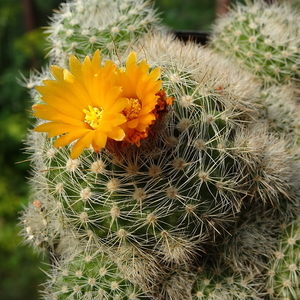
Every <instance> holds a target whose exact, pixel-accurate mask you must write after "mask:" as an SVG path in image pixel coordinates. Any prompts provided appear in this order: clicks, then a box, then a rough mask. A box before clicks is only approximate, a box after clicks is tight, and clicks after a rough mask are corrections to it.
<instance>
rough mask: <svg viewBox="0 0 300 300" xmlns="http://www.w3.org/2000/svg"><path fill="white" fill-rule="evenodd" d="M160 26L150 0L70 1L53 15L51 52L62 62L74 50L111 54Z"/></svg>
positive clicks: (56, 60) (76, 52)
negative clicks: (98, 51)
mask: <svg viewBox="0 0 300 300" xmlns="http://www.w3.org/2000/svg"><path fill="white" fill-rule="evenodd" d="M158 28H160V29H162V26H159V21H158V17H157V14H156V12H155V10H154V8H153V5H152V4H151V2H150V1H144V0H138V1H136V0H130V1H122V0H118V1H109V0H93V1H91V0H90V1H88V2H85V1H82V0H74V1H69V2H67V3H62V4H61V6H60V10H59V11H58V12H56V13H55V14H54V15H53V16H52V18H51V24H50V27H49V29H48V30H47V32H48V33H49V38H48V39H49V41H50V44H51V47H52V49H51V51H50V54H51V57H52V59H53V60H54V61H55V62H56V63H59V64H60V65H62V62H64V61H66V60H67V58H68V56H69V54H71V53H73V54H76V55H77V56H79V57H81V58H84V57H85V56H86V55H87V54H93V53H94V52H95V50H96V49H101V52H102V54H103V55H112V53H115V51H117V52H118V51H122V49H127V48H128V44H131V43H135V42H136V41H137V40H138V38H140V37H141V36H142V35H143V34H144V33H147V32H149V31H152V30H154V29H158Z"/></svg>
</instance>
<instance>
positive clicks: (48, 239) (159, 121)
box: [22, 0, 300, 300]
mask: <svg viewBox="0 0 300 300" xmlns="http://www.w3.org/2000/svg"><path fill="white" fill-rule="evenodd" d="M77 2H78V1H74V2H69V3H68V4H66V5H68V6H69V7H73V4H74V5H75V3H77ZM111 2H112V3H111V5H112V6H114V7H115V6H116V7H118V6H117V5H120V3H119V1H115V2H114V1H111ZM97 3H98V4H99V3H102V1H98V2H97ZM124 3H126V4H128V5H129V4H130V5H131V6H132V7H135V3H133V2H132V3H131V1H125V2H124ZM90 4H91V5H96V4H95V0H91V1H90V2H88V4H87V7H89V6H88V5H90ZM98 4H97V5H98ZM97 5H96V7H97V8H98V6H97ZM62 7H65V6H64V5H63V6H62ZM74 7H75V6H74ZM127 8H128V10H127V11H128V12H129V11H131V10H130V7H129V6H128V7H127ZM89 9H90V8H88V9H87V12H89ZM117 11H118V10H117ZM149 16H152V12H151V13H149ZM96 17H97V18H99V20H97V22H98V23H101V22H104V21H105V20H108V19H107V16H103V20H104V21H103V20H102V19H101V18H102V14H101V12H100V11H99V13H98V14H97V15H96ZM145 17H146V16H145ZM54 19H55V18H54ZM111 19H113V17H112V18H111ZM97 22H95V23H97ZM64 24H67V26H66V28H68V30H69V29H70V24H71V23H64V22H61V26H58V27H59V30H65V29H62V27H63V26H64ZM71 25H72V24H71ZM79 25H80V23H79ZM79 25H78V24H73V26H74V27H75V28H74V30H75V29H76V30H80V29H82V28H81V25H80V26H79ZM53 28H54V27H53ZM61 38H63V40H62V44H63V43H64V41H68V42H69V41H73V42H75V43H76V42H78V41H81V40H82V36H78V35H74V36H72V38H71V36H70V37H69V36H65V35H62V36H61ZM124 38H126V39H127V38H128V37H127V36H126V35H124ZM99 39H100V40H101V38H100V37H99ZM102 40H103V41H105V38H103V39H102ZM129 40H130V41H132V42H133V43H130V46H128V47H124V46H125V44H124V40H123V39H122V35H121V34H120V40H114V43H115V44H114V47H115V50H116V52H114V53H108V52H107V51H108V49H105V47H104V49H100V50H101V51H100V50H96V49H94V48H88V50H87V52H88V53H86V55H84V48H81V49H80V51H79V52H74V53H75V54H76V55H77V57H76V56H75V55H72V54H71V52H72V51H71V52H70V51H69V49H61V51H63V52H64V55H63V56H62V57H63V60H61V62H62V64H61V66H57V65H54V66H51V68H50V70H48V72H45V73H43V76H40V77H34V80H35V83H34V85H36V92H32V93H31V95H32V98H33V101H34V105H33V112H34V116H35V117H37V124H36V127H35V129H34V130H32V131H31V132H30V134H29V135H28V140H27V150H28V152H29V153H30V155H31V161H32V177H31V181H30V182H31V186H32V194H31V204H30V205H29V206H28V208H27V209H26V210H25V211H24V214H23V216H22V223H23V225H24V229H23V231H22V234H23V235H24V237H25V240H26V241H27V242H30V243H32V244H33V245H34V246H35V247H36V248H38V247H41V248H42V249H44V250H47V251H48V252H49V253H50V256H51V257H52V259H53V268H54V269H53V272H52V273H51V277H52V279H50V281H49V282H48V283H47V284H46V286H47V288H46V291H45V294H44V299H47V300H48V299H52V298H54V299H59V300H64V299H65V300H67V299H76V300H77V299H78V300H83V299H122V300H123V299H136V298H137V299H144V298H143V297H146V299H147V297H148V298H149V299H159V300H169V299H170V300H177V299H178V300H185V299H186V300H190V299H197V297H198V298H199V299H222V298H220V297H221V295H222V294H224V293H225V292H226V293H227V292H228V293H229V291H236V293H233V294H230V295H232V297H231V298H230V295H229V294H228V295H227V296H228V299H260V298H259V297H264V296H265V295H266V294H267V293H266V290H265V281H266V275H265V274H266V272H265V271H266V269H267V266H268V263H269V261H270V259H271V256H272V251H273V249H274V247H275V245H276V241H277V236H278V235H279V234H278V223H279V222H290V221H292V220H293V219H295V216H296V215H297V214H299V188H298V186H299V174H300V173H299V170H300V165H299V160H298V151H299V150H298V148H297V146H296V143H295V141H296V139H297V134H296V129H295V126H294V124H293V122H291V121H287V122H282V123H281V120H280V118H281V115H286V119H288V118H289V116H291V115H293V108H294V106H291V105H290V106H289V107H286V108H285V109H283V110H281V112H280V113H281V114H280V117H278V116H276V117H274V114H272V113H271V112H272V105H273V103H272V100H271V99H272V97H273V96H272V95H273V94H272V92H271V91H268V92H267V95H266V99H262V97H261V95H262V94H261V82H260V81H259V80H257V78H256V77H255V76H254V75H251V74H250V73H248V72H246V71H244V70H243V69H242V68H240V67H239V66H235V65H233V64H232V62H231V61H229V60H227V59H225V58H222V57H221V56H219V55H218V54H216V53H215V52H214V51H213V50H212V49H207V48H203V47H199V46H198V45H195V44H193V43H187V44H183V43H182V42H180V41H177V40H175V39H174V37H173V36H170V35H167V34H166V33H164V32H161V33H159V32H157V30H156V29H155V30H154V29H153V30H152V31H150V32H149V33H148V34H147V35H141V36H139V38H137V36H134V37H133V36H131V37H129ZM99 45H100V44H99ZM90 51H91V52H92V54H91V55H90ZM102 51H103V52H102ZM116 53H117V58H116V56H115V54H116ZM50 54H51V55H52V58H53V60H54V61H57V60H56V59H57V56H56V54H55V53H53V52H50ZM70 54H71V55H70ZM64 57H68V63H69V65H68V66H66V63H65V58H64ZM108 57H110V59H108ZM45 77H46V78H47V79H46V80H44V78H45ZM31 82H32V83H33V79H32V80H31ZM275 93H276V92H275ZM268 103H269V105H268ZM270 124H272V128H270ZM245 218H247V220H245ZM262 225H263V226H265V227H264V230H260V229H259V228H261V226H262ZM237 244H238V245H237ZM253 254H255V257H252V255H253ZM86 257H91V258H92V260H91V261H87V260H86ZM215 258H216V259H217V261H216V260H215ZM102 265H105V266H106V265H109V266H111V267H109V269H110V268H111V269H110V270H112V271H111V272H110V273H109V276H108V277H101V276H100V275H101V274H100V275H99V270H100V269H101V268H100V267H101V266H102ZM199 266H200V267H201V268H202V269H201V270H202V274H198V270H199V268H198V267H199ZM216 266H217V268H216ZM77 269H80V270H81V271H82V274H85V275H84V276H82V277H80V278H79V277H78V276H77V275H76V271H78V270H77ZM216 271H218V274H216ZM247 272H248V273H249V274H248V276H246V274H247ZM203 274H208V275H205V276H207V277H209V279H210V280H211V281H210V284H209V285H207V286H206V287H203V284H204V285H205V280H204V277H203V276H204V275H203ZM76 276H77V277H76ZM230 278H231V280H228V279H230ZM90 279H93V280H90ZM195 280H196V283H195ZM116 282H122V284H120V285H118V287H120V289H114V288H112V285H111V284H112V283H116ZM226 282H227V283H226ZM123 283H124V284H123ZM225 283H226V284H227V285H226V284H225ZM220 284H222V288H219V287H220V286H221V285H220ZM193 286H194V287H193ZM103 289H104V290H106V292H107V293H106V294H105V295H106V296H105V295H104V294H103V293H102V294H101V293H100V294H99V291H103ZM128 289H129V290H130V292H128ZM213 290H215V291H213ZM212 291H213V292H212ZM201 293H202V294H201ZM51 297H52V298H51ZM140 297H141V298H140ZM195 297H196V298H195ZM203 297H204V298H203ZM243 297H244V298H243ZM223 299H225V298H223Z"/></svg>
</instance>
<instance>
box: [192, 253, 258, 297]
mask: <svg viewBox="0 0 300 300" xmlns="http://www.w3.org/2000/svg"><path fill="white" fill-rule="evenodd" d="M215 260H216V261H217V262H216V261H214V262H213V263H212V262H206V263H205V265H204V266H203V267H199V268H198V273H197V277H196V280H195V282H194V286H193V288H192V299H193V300H223V299H224V300H240V299H244V300H260V299H262V297H263V286H262V284H261V282H259V280H258V278H259V276H258V278H256V277H255V272H253V270H250V269H249V270H247V272H245V273H242V272H240V271H239V270H236V269H235V268H234V267H232V266H230V265H226V264H224V263H223V264H222V263H219V261H218V259H216V258H215ZM207 265H209V267H208V266H207Z"/></svg>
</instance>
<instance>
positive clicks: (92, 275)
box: [44, 249, 149, 300]
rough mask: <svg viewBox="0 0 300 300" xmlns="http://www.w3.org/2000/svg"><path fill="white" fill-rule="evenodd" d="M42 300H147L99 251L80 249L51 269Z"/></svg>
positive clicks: (107, 257) (105, 255)
mask: <svg viewBox="0 0 300 300" xmlns="http://www.w3.org/2000/svg"><path fill="white" fill-rule="evenodd" d="M44 295H45V297H44V299H57V300H62V299H74V300H81V299H107V300H109V299H112V300H113V299H114V300H115V299H122V300H142V299H145V300H146V299H149V298H148V297H147V296H146V295H145V293H143V292H142V291H141V290H140V289H139V288H138V287H136V286H134V285H133V284H132V283H130V282H129V281H128V280H126V279H125V278H124V275H123V274H122V273H120V270H119V269H118V267H117V265H116V264H115V263H114V262H113V261H112V260H111V259H110V258H109V256H108V255H107V254H105V253H104V252H103V251H99V250H95V249H94V250H92V249H89V250H84V251H81V252H79V253H77V254H73V255H72V256H71V257H69V258H67V259H66V258H65V259H64V262H63V263H62V264H60V265H59V266H57V267H54V269H53V271H52V273H51V279H50V280H49V281H48V283H47V284H46V289H45V291H44Z"/></svg>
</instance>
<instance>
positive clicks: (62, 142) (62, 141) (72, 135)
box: [54, 129, 91, 147]
mask: <svg viewBox="0 0 300 300" xmlns="http://www.w3.org/2000/svg"><path fill="white" fill-rule="evenodd" d="M90 131H91V130H90V129H78V130H74V131H72V132H69V133H67V134H65V135H62V136H61V137H59V138H58V139H57V140H56V141H55V142H54V147H64V146H66V145H68V144H70V143H71V142H73V141H75V140H77V139H79V138H81V137H83V136H84V135H86V134H88V133H89V132H90Z"/></svg>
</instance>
